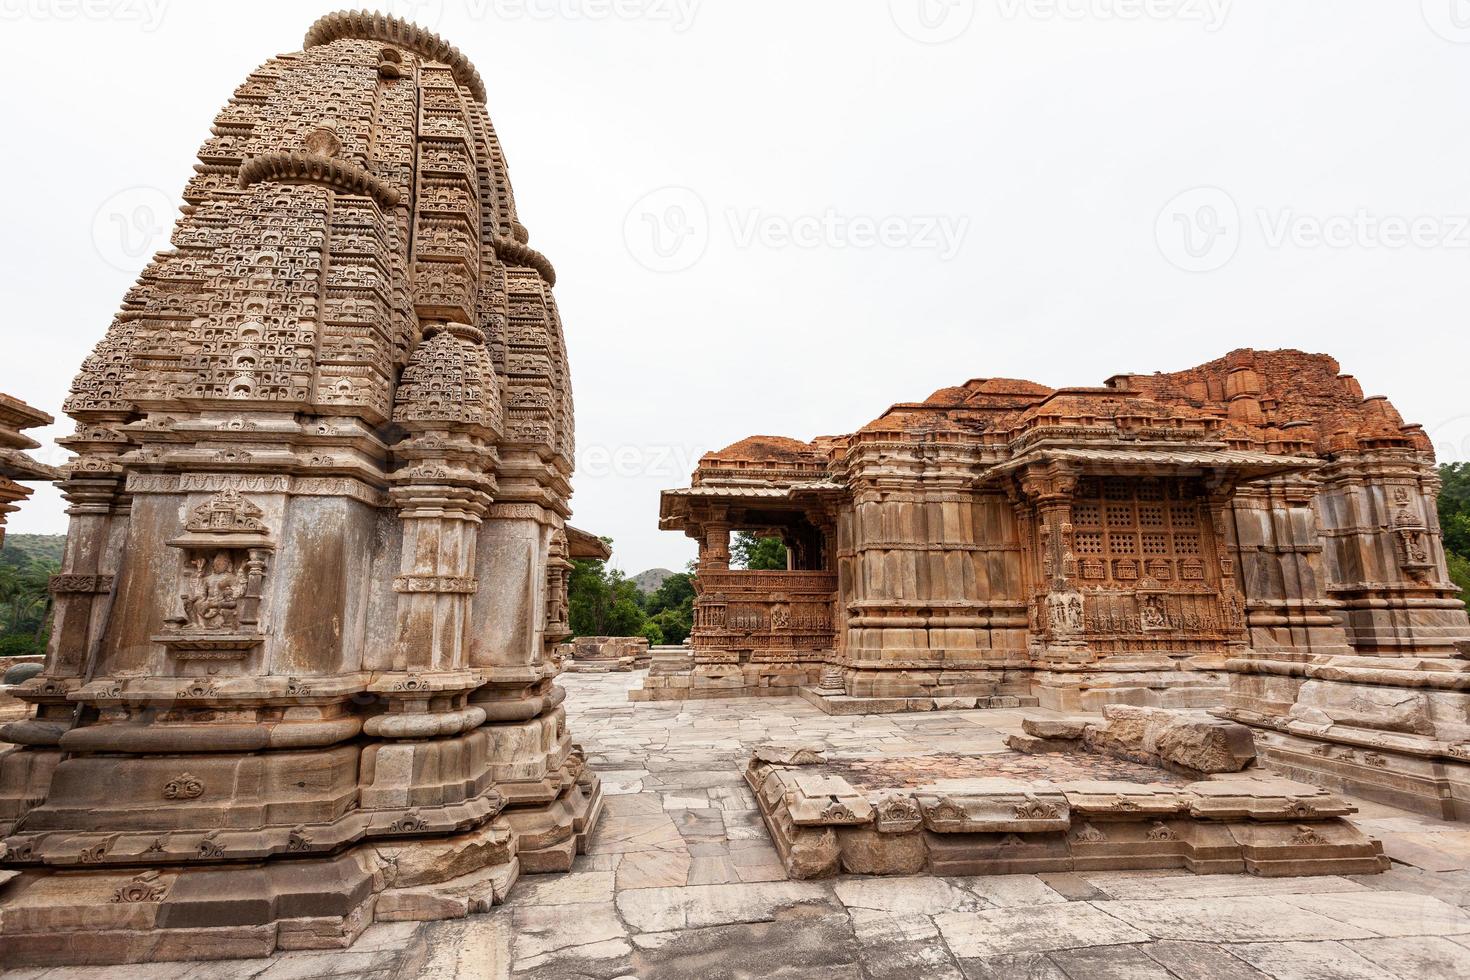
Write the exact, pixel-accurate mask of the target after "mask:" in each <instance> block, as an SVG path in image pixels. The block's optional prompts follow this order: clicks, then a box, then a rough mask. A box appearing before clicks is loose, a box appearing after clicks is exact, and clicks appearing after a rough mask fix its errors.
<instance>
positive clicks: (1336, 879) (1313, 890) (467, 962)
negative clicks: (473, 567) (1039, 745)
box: [0, 673, 1470, 980]
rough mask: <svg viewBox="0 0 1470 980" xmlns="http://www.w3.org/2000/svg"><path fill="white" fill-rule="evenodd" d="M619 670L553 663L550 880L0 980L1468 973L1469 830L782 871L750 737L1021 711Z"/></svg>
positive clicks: (1407, 819) (937, 732) (896, 736)
mask: <svg viewBox="0 0 1470 980" xmlns="http://www.w3.org/2000/svg"><path fill="white" fill-rule="evenodd" d="M638 678H639V675H638V674H636V673H634V674H579V675H576V676H574V677H565V678H563V683H564V684H565V685H566V687H567V689H568V693H569V697H568V699H567V707H568V714H569V716H570V719H569V720H570V724H571V725H572V726H573V727H574V728H575V730H576V731H577V733H578V738H579V740H580V741H581V742H582V743H583V745H584V746H585V748H586V750H587V754H588V759H589V762H590V763H591V764H592V765H594V766H596V767H598V769H599V770H600V771H601V772H602V774H603V779H604V791H605V793H606V801H607V802H606V811H605V815H604V817H603V820H602V823H601V825H600V826H599V827H598V829H597V831H596V834H595V835H594V837H593V838H592V840H591V842H590V846H589V848H588V853H587V854H586V855H584V856H582V857H579V858H578V859H577V861H576V864H575V866H574V868H573V870H572V872H571V873H570V874H566V875H546V876H526V877H523V878H522V880H521V881H520V883H519V885H518V886H517V887H516V889H515V890H514V891H513V892H512V895H511V898H510V901H509V902H508V904H507V905H505V906H503V907H500V908H497V909H495V910H494V911H492V912H491V913H489V914H486V915H473V916H470V917H467V918H464V919H458V920H453V921H447V922H434V923H411V922H405V923H391V924H386V925H375V926H373V927H371V928H370V929H369V930H368V931H367V932H365V933H364V934H363V937H362V939H361V940H360V941H359V942H358V943H357V945H356V946H354V947H353V949H352V950H351V951H349V952H346V953H342V952H330V953H319V952H299V953H287V954H283V955H279V956H276V957H273V958H271V959H263V960H246V961H236V962H220V963H164V964H152V965H149V966H143V967H100V968H80V969H78V968H67V969H53V970H44V969H42V970H12V971H6V972H4V973H0V980H35V978H41V977H44V978H45V980H318V978H328V977H354V978H359V977H366V978H370V980H409V978H420V977H425V978H429V980H460V978H463V980H630V978H637V980H689V978H697V980H723V978H730V980H751V978H758V980H797V978H802V980H804V978H812V980H828V978H834V980H835V978H843V980H846V978H854V980H889V978H893V980H914V978H924V980H929V978H935V980H979V978H987V980H988V978H1003V980H1114V978H1118V980H1123V978H1127V980H1153V978H1176V980H1200V978H1207V980H1263V978H1272V980H1308V978H1311V980H1322V978H1333V980H1337V978H1361V977H1371V978H1374V980H1383V978H1390V980H1392V978H1403V980H1442V978H1443V980H1448V978H1455V980H1460V978H1464V977H1470V870H1461V868H1460V865H1461V864H1462V863H1463V862H1462V860H1461V859H1462V858H1463V855H1464V854H1465V853H1467V851H1470V825H1464V824H1453V823H1446V822H1444V821H1437V820H1434V819H1433V818H1428V817H1422V816H1419V815H1416V814H1409V813H1406V812H1404V811H1400V810H1396V809H1394V808H1392V807H1386V806H1383V805H1380V804H1370V803H1367V802H1365V801H1358V800H1354V801H1352V802H1354V803H1355V804H1357V805H1358V806H1359V808H1360V812H1359V813H1358V814H1357V815H1356V816H1355V817H1353V818H1351V819H1352V820H1353V821H1354V823H1355V824H1357V825H1358V826H1359V827H1360V828H1361V829H1362V830H1363V831H1364V833H1368V834H1371V835H1373V836H1385V837H1387V836H1388V835H1391V834H1399V835H1403V836H1405V837H1410V836H1412V841H1411V843H1412V844H1413V847H1411V848H1406V849H1405V850H1404V851H1403V852H1402V853H1401V854H1400V855H1399V856H1398V860H1399V863H1396V864H1395V865H1394V866H1393V868H1392V869H1391V870H1389V871H1388V872H1386V873H1384V874H1382V875H1361V876H1359V875H1354V876H1349V877H1342V876H1324V877H1316V878H1270V879H1266V878H1254V877H1250V876H1246V875H1210V876H1195V875H1190V874H1187V873H1179V872H1174V871H1163V872H1075V873H1062V874H1048V875H984V876H967V877H966V876H958V877H927V876H925V877H900V878H859V877H850V876H844V877H837V878H832V879H827V880H821V881H809V882H793V881H787V880H786V879H785V877H784V874H783V873H782V871H781V869H780V867H779V865H778V863H777V861H776V858H775V850H774V848H773V847H772V846H771V842H770V837H769V835H768V834H767V832H766V830H765V827H764V826H763V824H762V822H761V819H760V816H759V813H758V811H756V809H755V807H754V800H753V798H752V797H751V796H750V794H749V790H748V789H746V788H745V786H744V783H743V781H742V779H741V776H740V772H741V769H742V767H743V766H744V764H745V761H746V760H747V759H748V757H749V754H750V752H751V750H752V749H753V748H754V747H755V746H758V745H765V744H768V743H772V742H780V743H795V744H803V743H808V742H810V743H816V744H820V745H823V746H826V747H827V748H828V749H829V750H830V751H833V752H847V753H850V754H851V755H853V756H857V755H864V756H867V757H874V756H877V755H883V756H888V757H891V758H893V759H897V760H904V759H911V758H913V757H916V756H921V755H926V754H939V753H948V754H953V753H954V752H956V751H970V752H992V751H1002V747H1003V746H1004V743H1005V738H1006V737H1007V736H1008V735H1011V734H1015V733H1018V732H1020V731H1021V715H1022V713H1021V712H1011V711H1004V710H986V711H947V712H942V713H938V714H920V715H885V716H881V717H864V716H834V715H826V714H823V713H822V712H820V711H818V710H817V709H816V708H814V707H812V706H811V705H809V704H806V703H805V702H803V701H800V700H799V699H792V698H760V699H732V700H728V701H702V702H697V703H694V702H691V703H688V704H686V703H683V702H677V701H671V702H650V703H639V704H630V703H629V702H627V701H626V700H625V699H626V692H627V689H628V687H629V686H631V685H633V684H636V683H637V682H638ZM1028 713H1034V712H1028ZM966 746H970V748H968V749H966V748H965V747H966ZM1439 869H1443V870H1439Z"/></svg>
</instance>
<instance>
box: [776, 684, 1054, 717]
mask: <svg viewBox="0 0 1470 980" xmlns="http://www.w3.org/2000/svg"><path fill="white" fill-rule="evenodd" d="M796 693H797V694H798V695H800V697H801V699H802V700H803V701H806V702H807V703H809V704H812V705H815V706H816V707H818V708H820V709H821V710H822V711H823V712H825V713H826V714H829V715H885V714H897V713H899V712H905V711H975V710H977V709H988V708H1034V707H1036V706H1037V700H1036V698H1033V697H1028V696H1021V695H1012V694H1000V695H995V696H992V697H917V698H905V697H892V698H863V697H853V696H851V695H848V694H826V693H823V692H822V690H821V689H819V688H815V687H802V688H798V689H797V692H796Z"/></svg>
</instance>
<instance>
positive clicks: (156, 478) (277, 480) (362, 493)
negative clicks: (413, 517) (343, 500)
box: [127, 473, 388, 507]
mask: <svg viewBox="0 0 1470 980" xmlns="http://www.w3.org/2000/svg"><path fill="white" fill-rule="evenodd" d="M127 489H128V492H129V493H135V494H146V493H220V492H221V491H224V490H238V491H239V492H241V493H285V494H290V495H291V496H293V497H347V498H350V499H352V500H357V501H360V502H362V503H364V504H367V505H369V506H371V507H386V506H387V505H388V498H387V495H386V494H384V493H382V492H380V491H379V490H378V489H377V488H375V487H373V486H370V485H368V484H366V483H363V482H361V481H359V480H354V479H351V478H349V477H298V478H292V477H289V476H263V475H254V474H226V473H177V474H175V473H130V474H129V475H128V483H127Z"/></svg>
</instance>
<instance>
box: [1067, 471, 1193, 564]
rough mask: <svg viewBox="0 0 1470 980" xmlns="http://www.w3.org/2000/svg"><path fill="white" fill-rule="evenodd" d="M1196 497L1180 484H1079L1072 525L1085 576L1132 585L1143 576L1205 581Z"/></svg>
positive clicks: (1112, 480)
mask: <svg viewBox="0 0 1470 980" xmlns="http://www.w3.org/2000/svg"><path fill="white" fill-rule="evenodd" d="M1197 493H1198V489H1197V488H1196V487H1194V486H1192V485H1191V484H1189V483H1187V482H1185V481H1180V480H1164V479H1140V480H1130V479H1128V478H1126V477H1105V478H1104V477H1090V478H1085V479H1083V480H1081V481H1079V483H1078V487H1077V496H1076V498H1075V499H1074V500H1073V502H1072V524H1073V527H1074V528H1075V530H1074V532H1073V552H1074V553H1075V555H1076V556H1077V558H1078V559H1079V571H1080V573H1081V575H1082V578H1084V579H1088V580H1093V581H1099V580H1111V581H1114V582H1120V583H1121V582H1127V583H1130V584H1131V583H1134V582H1136V581H1137V580H1139V579H1140V578H1142V577H1143V576H1144V575H1148V576H1149V577H1151V578H1154V579H1156V580H1158V581H1161V582H1167V581H1179V580H1183V581H1199V580H1202V579H1203V578H1204V565H1203V563H1202V562H1201V561H1200V556H1201V555H1202V554H1203V545H1202V538H1201V530H1200V525H1199V513H1200V511H1199V507H1198V504H1197V503H1196V501H1195V499H1193V498H1194V495H1195V494H1197Z"/></svg>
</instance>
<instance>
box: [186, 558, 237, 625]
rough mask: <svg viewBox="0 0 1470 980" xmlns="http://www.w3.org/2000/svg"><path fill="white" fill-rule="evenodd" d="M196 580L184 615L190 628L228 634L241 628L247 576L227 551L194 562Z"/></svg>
mask: <svg viewBox="0 0 1470 980" xmlns="http://www.w3.org/2000/svg"><path fill="white" fill-rule="evenodd" d="M193 564H194V569H195V577H194V580H193V581H192V582H191V583H190V586H191V590H190V591H189V592H188V593H186V594H185V595H184V616H185V618H186V620H187V621H188V625H189V627H190V628H191V629H198V630H212V631H221V632H228V631H231V630H235V629H239V627H240V612H239V606H240V597H241V596H243V595H244V594H245V575H244V572H243V570H241V569H238V568H236V564H235V560H234V559H233V558H232V557H231V556H230V553H229V552H227V551H217V552H215V553H214V556H213V557H212V558H210V559H209V563H208V569H209V570H208V571H205V567H206V565H205V561H204V559H202V558H196V559H195V560H194V562H193Z"/></svg>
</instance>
